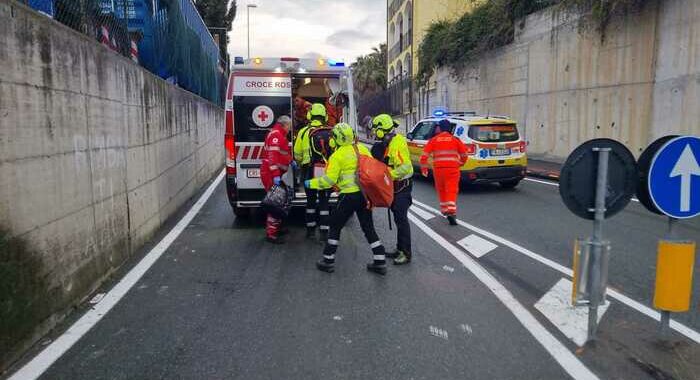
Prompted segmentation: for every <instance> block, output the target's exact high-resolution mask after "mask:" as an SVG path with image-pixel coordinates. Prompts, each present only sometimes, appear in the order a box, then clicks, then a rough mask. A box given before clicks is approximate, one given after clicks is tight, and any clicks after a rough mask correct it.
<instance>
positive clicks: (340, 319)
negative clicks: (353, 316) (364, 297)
mask: <svg viewBox="0 0 700 380" xmlns="http://www.w3.org/2000/svg"><path fill="white" fill-rule="evenodd" d="M333 320H334V321H342V320H343V316H342V315H334V316H333Z"/></svg>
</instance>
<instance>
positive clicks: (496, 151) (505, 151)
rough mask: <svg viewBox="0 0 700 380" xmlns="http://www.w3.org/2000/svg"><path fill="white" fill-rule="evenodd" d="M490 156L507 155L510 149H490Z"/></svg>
mask: <svg viewBox="0 0 700 380" xmlns="http://www.w3.org/2000/svg"><path fill="white" fill-rule="evenodd" d="M490 153H491V155H492V156H508V155H510V149H491V152H490Z"/></svg>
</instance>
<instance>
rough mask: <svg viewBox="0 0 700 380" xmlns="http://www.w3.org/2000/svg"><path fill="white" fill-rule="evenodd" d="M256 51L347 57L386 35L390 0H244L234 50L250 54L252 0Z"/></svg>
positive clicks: (252, 52) (233, 34)
mask: <svg viewBox="0 0 700 380" xmlns="http://www.w3.org/2000/svg"><path fill="white" fill-rule="evenodd" d="M247 4H257V5H258V7H257V8H251V9H250V55H251V56H253V57H256V56H257V57H281V56H291V57H308V56H312V57H316V56H319V55H321V56H324V57H328V58H331V59H339V60H340V59H342V60H345V61H346V62H347V63H350V62H353V61H354V60H355V57H357V56H358V55H362V54H367V53H369V52H370V51H371V50H372V47H373V46H377V45H378V44H379V43H380V42H384V41H385V40H386V1H385V0H325V1H323V0H238V15H237V16H236V19H235V20H234V22H233V31H232V32H231V34H230V43H229V53H230V54H231V56H232V57H235V56H242V57H246V55H247V50H246V28H247V26H248V25H247V23H246V5H247Z"/></svg>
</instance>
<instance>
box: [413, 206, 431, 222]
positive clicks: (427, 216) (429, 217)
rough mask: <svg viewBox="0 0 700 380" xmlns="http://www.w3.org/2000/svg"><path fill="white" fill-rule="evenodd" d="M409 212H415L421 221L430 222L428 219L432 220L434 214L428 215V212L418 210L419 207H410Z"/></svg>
mask: <svg viewBox="0 0 700 380" xmlns="http://www.w3.org/2000/svg"><path fill="white" fill-rule="evenodd" d="M411 211H413V212H415V213H416V214H417V215H418V216H420V217H421V218H422V219H423V220H430V219H433V218H434V217H435V215H434V214H432V213H429V212H427V211H425V210H423V209H422V208H420V207H416V206H411Z"/></svg>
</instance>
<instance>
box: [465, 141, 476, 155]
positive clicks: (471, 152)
mask: <svg viewBox="0 0 700 380" xmlns="http://www.w3.org/2000/svg"><path fill="white" fill-rule="evenodd" d="M466 147H467V154H468V155H470V156H473V155H475V154H476V144H466Z"/></svg>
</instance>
